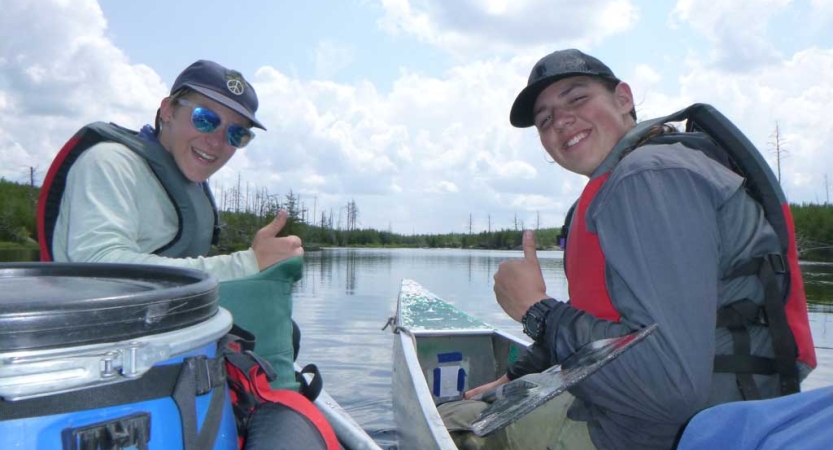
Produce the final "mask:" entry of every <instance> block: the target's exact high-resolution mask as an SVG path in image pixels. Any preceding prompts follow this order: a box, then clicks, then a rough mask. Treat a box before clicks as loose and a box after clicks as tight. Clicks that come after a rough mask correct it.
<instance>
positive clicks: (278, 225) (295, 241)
mask: <svg viewBox="0 0 833 450" xmlns="http://www.w3.org/2000/svg"><path fill="white" fill-rule="evenodd" d="M284 225H286V210H283V209H282V210H280V211H278V213H277V214H276V215H275V219H274V220H273V221H271V222H269V223H268V224H266V226H265V227H263V228H261V229H260V230H259V231H258V232H257V233H256V234H255V238H254V240H252V249H253V250H254V252H255V257H256V258H257V265H258V268H259V269H260V270H263V269H265V268H267V267H269V266H271V265H273V264H276V263H279V262H281V261H283V260H285V259H289V258H292V257H295V256H302V255H303V254H304V248H303V247H302V246H301V238H299V237H298V236H286V237H275V236H276V235H277V234H278V233H280V231H281V230H282V229H283V227H284Z"/></svg>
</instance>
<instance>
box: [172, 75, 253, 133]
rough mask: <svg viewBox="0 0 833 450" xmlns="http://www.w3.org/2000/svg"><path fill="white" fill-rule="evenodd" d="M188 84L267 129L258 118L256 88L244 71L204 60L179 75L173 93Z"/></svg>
mask: <svg viewBox="0 0 833 450" xmlns="http://www.w3.org/2000/svg"><path fill="white" fill-rule="evenodd" d="M186 87H187V88H189V89H192V90H194V91H196V92H199V93H200V94H202V95H204V96H206V97H208V98H210V99H212V100H214V101H217V102H219V103H222V104H223V105H225V106H227V107H229V108H231V109H232V110H234V111H235V112H238V113H240V114H241V115H242V116H244V117H245V118H247V119H249V120H251V121H252V125H253V126H254V127H256V128H260V129H261V130H265V129H266V127H264V126H263V125H262V124H261V123H260V121H258V120H257V117H255V112H257V94H256V93H255V89H254V88H253V87H252V85H251V84H249V82H248V81H246V79H245V78H243V75H241V74H240V72H238V71H236V70H231V69H228V68H225V67H223V66H221V65H220V64H217V63H215V62H214V61H207V60H204V59H201V60H199V61H197V62H195V63H193V64H191V65H190V66H188V67H186V68H185V70H183V71H182V73H180V74H179V76H178V77H176V80H175V81H174V85H173V87H171V94H173V93H174V92H176V91H178V90H180V89H182V88H186Z"/></svg>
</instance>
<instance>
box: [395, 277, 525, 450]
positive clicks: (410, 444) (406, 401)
mask: <svg viewBox="0 0 833 450" xmlns="http://www.w3.org/2000/svg"><path fill="white" fill-rule="evenodd" d="M396 324H397V333H396V334H395V335H394V336H395V337H394V362H393V371H394V373H393V389H394V396H393V398H394V417H395V419H396V423H397V432H398V433H399V448H400V449H401V450H407V449H420V450H425V449H443V450H444V449H450V450H451V449H456V447H455V446H454V444H453V442H452V441H451V437H450V435H449V434H448V432H447V431H446V429H445V426H444V425H443V423H442V419H441V418H440V416H439V413H437V409H436V405H437V404H440V403H444V402H447V401H450V400H456V399H459V398H461V397H462V395H463V393H465V391H467V390H469V389H471V388H473V387H477V386H480V385H482V384H485V383H488V382H491V381H494V380H495V379H497V378H498V377H500V376H502V375H503V374H505V373H506V369H507V366H508V365H509V364H510V363H511V362H513V361H515V360H516V359H517V358H519V357H520V356H521V355H523V354H524V353H525V352H526V351H527V350H526V347H527V345H528V343H526V342H523V341H521V340H519V339H517V338H515V337H514V336H511V335H508V334H506V333H503V332H502V331H500V330H497V329H495V328H494V327H492V326H490V325H487V324H485V323H483V322H482V321H480V320H478V319H476V318H474V317H471V316H469V315H467V314H465V313H464V312H462V311H460V310H459V309H457V308H456V307H454V306H453V305H451V304H448V303H446V302H445V301H443V300H442V299H440V298H439V297H437V296H436V295H434V294H432V293H431V292H429V291H427V290H425V289H424V288H422V286H420V285H419V284H418V283H416V282H413V281H410V280H403V282H402V288H401V290H400V295H399V300H398V303H397V314H396Z"/></svg>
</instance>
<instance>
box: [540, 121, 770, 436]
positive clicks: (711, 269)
mask: <svg viewBox="0 0 833 450" xmlns="http://www.w3.org/2000/svg"><path fill="white" fill-rule="evenodd" d="M636 133H637V132H636V131H633V132H632V133H631V134H629V135H628V136H626V138H625V139H623V142H620V144H619V145H617V148H616V149H614V151H613V152H612V153H611V155H610V156H609V157H608V158H607V159H606V160H605V161H604V162H603V163H602V166H600V168H599V169H598V170H597V172H596V173H595V174H594V175H593V177H596V176H599V175H601V174H603V173H606V172H607V171H610V177H609V178H608V180H607V182H606V183H605V184H604V186H603V187H602V188H601V190H600V191H599V192H598V194H597V195H596V197H595V199H594V200H593V202H592V203H591V204H590V207H589V209H588V211H587V214H586V216H585V218H586V221H587V226H588V229H589V230H590V231H592V232H595V233H597V234H598V238H599V242H600V245H601V248H602V251H603V252H604V255H605V283H606V285H607V290H608V292H609V295H610V298H611V301H612V303H613V306H614V307H615V308H616V310H617V311H618V312H619V313H620V314H621V320H620V322H618V323H616V322H610V321H606V320H600V319H596V318H595V317H593V316H591V315H590V314H587V313H584V312H582V311H580V310H578V309H575V308H573V307H571V306H569V305H567V304H562V305H559V306H558V307H557V308H556V309H554V310H553V311H552V312H551V313H550V314H549V316H548V319H547V335H546V337H545V339H544V341H543V342H542V344H543V345H545V346H548V347H549V349H550V351H551V352H553V355H554V357H555V358H556V360H561V359H564V358H566V357H567V356H569V355H570V354H571V353H573V352H574V351H575V350H576V349H577V348H578V347H580V346H581V345H583V344H585V343H587V342H590V341H593V340H596V339H602V338H607V337H614V336H621V335H624V334H626V333H628V332H630V331H633V330H634V329H637V328H639V327H642V326H646V325H650V324H652V323H657V324H659V329H658V330H657V333H655V334H654V335H653V336H651V337H649V338H648V339H647V340H646V341H645V342H643V343H641V344H639V345H637V346H635V347H634V348H633V349H631V350H629V351H628V352H626V353H624V354H623V355H622V356H620V357H619V358H618V359H617V360H615V361H613V362H612V363H611V364H609V365H608V366H606V367H605V368H604V369H602V370H601V371H600V372H598V373H597V374H595V375H593V376H592V377H590V378H588V379H587V380H585V381H584V382H583V383H581V384H580V385H579V386H577V387H576V388H575V389H574V390H573V391H572V393H573V394H574V395H575V396H576V397H577V401H576V402H575V403H574V405H573V407H572V408H571V410H570V414H569V415H570V417H571V418H572V419H574V420H583V421H587V422H588V426H589V429H590V434H591V437H592V439H593V442H594V444H595V445H596V446H597V447H598V448H600V449H633V448H648V449H654V448H655V449H665V448H670V447H671V446H672V445H673V441H674V438H675V435H676V433H677V432H678V430H679V429H680V427H681V426H682V425H683V424H684V423H685V421H686V420H687V419H688V418H689V417H691V416H692V415H693V414H694V413H696V412H697V411H699V410H700V409H703V408H705V407H707V406H711V405H714V404H717V403H723V402H727V401H734V400H740V399H741V397H740V393H739V391H738V389H737V387H736V381H735V376H734V375H732V374H715V373H713V360H714V355H715V354H716V353H717V354H728V353H731V349H732V340H731V337H730V335H729V333H728V331H726V330H725V329H718V330H716V329H715V326H716V325H715V324H716V315H717V310H718V309H719V307H721V306H723V305H725V304H728V303H730V302H732V301H735V300H740V299H743V298H749V299H751V300H753V301H755V302H756V303H758V304H761V303H762V302H763V289H762V287H761V285H760V282H759V281H758V280H757V278H756V277H754V276H750V277H741V278H733V279H724V278H725V277H726V276H727V275H728V274H729V273H730V272H731V270H732V268H733V267H735V266H737V265H739V264H741V263H743V262H745V261H748V260H749V259H750V258H752V257H756V256H761V255H764V254H767V253H771V252H777V251H778V248H779V245H778V240H777V236H776V234H775V232H774V231H773V230H772V228H771V226H770V225H769V224H768V223H767V222H766V220H765V218H764V217H763V213H762V210H761V207H760V206H759V205H758V204H757V203H756V202H755V201H754V200H752V198H751V197H749V196H748V194H747V193H746V192H745V191H744V189H743V187H742V186H743V179H742V178H741V177H740V176H738V175H737V174H735V173H733V172H732V171H730V170H728V169H726V168H724V167H723V166H721V165H720V164H718V163H716V162H714V161H712V160H711V159H709V158H708V157H706V156H705V155H703V154H702V153H700V152H698V151H693V150H691V149H688V148H685V147H684V146H682V145H681V144H671V145H648V146H643V147H640V148H638V149H636V150H635V151H633V152H632V153H630V154H629V155H627V156H626V157H625V158H624V159H622V160H621V161H619V159H620V157H621V152H622V149H624V148H627V147H628V145H627V142H628V141H629V140H630V139H633V136H634V135H635V134H636ZM750 334H751V339H752V353H753V354H757V355H761V356H771V355H772V353H771V340H770V337H769V335H768V333H767V331H766V329H764V328H763V327H752V329H751V331H750ZM755 380H756V383H757V384H758V387H759V389H760V391H761V395H762V396H763V397H765V398H766V397H772V396H775V395H777V394H778V385H777V377H776V376H771V377H764V376H758V375H756V376H755Z"/></svg>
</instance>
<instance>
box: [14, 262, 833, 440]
mask: <svg viewBox="0 0 833 450" xmlns="http://www.w3.org/2000/svg"><path fill="white" fill-rule="evenodd" d="M30 253H31V254H30ZM522 256H523V255H522V253H521V252H520V251H517V252H513V251H481V250H453V249H325V250H323V251H320V252H308V253H307V254H306V256H305V267H304V278H303V279H302V280H300V281H299V282H298V283H297V284H296V285H295V290H294V301H295V311H294V317H295V320H296V321H297V322H298V324H299V325H300V326H301V329H302V333H303V337H302V342H301V352H300V356H299V358H298V359H299V362H300V363H301V364H306V363H310V362H314V363H316V364H317V365H318V367H319V369H320V370H321V372H322V374H323V378H324V385H325V387H326V389H327V390H328V392H329V393H330V394H331V395H332V396H333V397H334V398H335V399H336V400H337V401H338V402H339V403H341V405H342V406H343V407H344V408H345V409H346V410H347V411H348V412H349V413H350V414H351V415H352V416H353V417H354V418H355V419H356V420H357V421H358V422H359V423H360V424H361V425H362V426H363V427H364V428H365V429H367V430H368V432H369V433H370V434H371V435H372V436H373V437H374V439H376V441H377V442H378V443H379V444H380V445H382V446H383V447H386V448H395V447H396V431H395V425H394V421H393V413H392V408H391V398H392V395H393V394H392V393H391V385H390V384H391V370H392V369H391V361H392V347H393V335H392V334H391V331H390V328H388V329H387V330H385V331H382V327H383V326H384V325H385V323H386V322H387V320H388V318H389V317H391V316H392V315H393V314H394V310H395V307H396V298H397V295H398V293H399V286H400V283H401V281H402V279H412V280H415V281H417V282H419V283H420V284H422V285H423V286H424V287H425V288H427V289H428V290H430V291H432V292H434V293H435V294H437V295H438V296H440V297H441V298H443V299H445V300H446V301H448V302H450V303H452V304H454V305H456V306H457V307H458V308H460V309H462V310H463V311H466V312H467V313H469V314H471V315H473V316H475V317H478V318H480V319H481V320H483V321H485V322H488V323H490V324H491V325H493V326H496V327H499V328H502V329H503V330H505V331H507V332H509V333H512V334H515V335H517V336H523V334H522V332H521V327H520V325H519V324H517V323H516V322H514V321H512V320H511V319H509V318H508V317H507V316H506V315H505V314H504V313H503V311H502V310H501V309H500V307H499V306H498V305H497V303H496V302H495V300H494V293H493V291H492V276H493V274H494V272H495V271H496V270H497V267H498V264H500V263H501V262H502V261H503V260H505V259H507V258H520V257H522ZM538 257H539V259H540V260H541V265H542V268H543V272H544V277H545V279H546V282H547V288H548V293H549V294H550V295H551V296H554V297H556V298H559V299H566V298H567V283H566V280H565V278H564V275H563V273H564V272H563V265H562V253H561V252H560V251H557V252H556V251H543V252H538ZM34 258H37V252H27V253H26V254H25V255H24V254H21V253H20V252H18V253H10V252H8V251H5V252H4V251H3V250H2V249H0V261H20V260H32V259H34ZM802 271H803V274H804V279H805V288H806V290H807V296H808V299H809V300H810V302H811V304H810V311H811V313H810V320H811V326H812V330H813V336H814V338H815V344H816V346H817V347H819V348H818V349H817V352H818V356H819V367H818V368H817V369H816V370H815V371H814V372H813V373H812V374H811V375H810V377H809V378H808V379H807V380H805V382H804V383H803V385H802V387H803V389H805V390H807V389H813V388H818V387H821V386H827V385H831V384H833V264H816V263H803V264H802Z"/></svg>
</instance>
